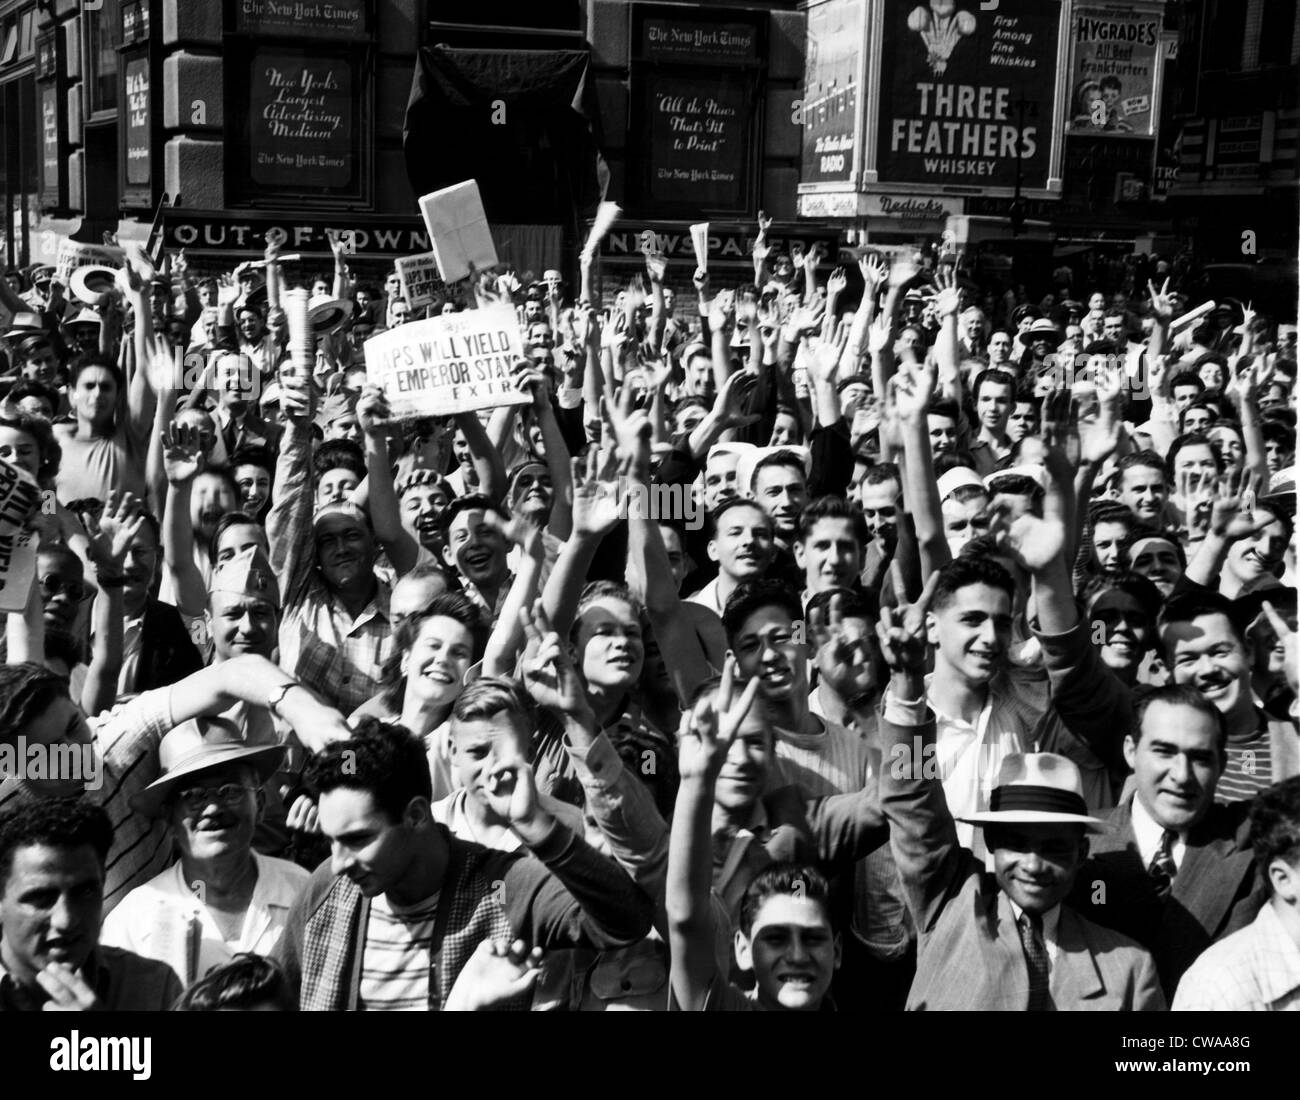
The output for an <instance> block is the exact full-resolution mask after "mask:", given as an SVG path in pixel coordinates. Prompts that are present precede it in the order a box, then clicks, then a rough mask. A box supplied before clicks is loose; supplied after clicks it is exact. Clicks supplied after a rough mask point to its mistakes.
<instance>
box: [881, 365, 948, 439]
mask: <svg viewBox="0 0 1300 1100" xmlns="http://www.w3.org/2000/svg"><path fill="white" fill-rule="evenodd" d="M938 379H939V368H938V366H937V365H936V364H934V363H899V364H898V370H897V372H896V373H895V374H894V376H893V377H892V378H891V379H890V380H889V384H890V385H891V386H892V387H893V391H894V411H895V412H896V413H897V415H898V418H899V419H900V420H901V421H902V422H903V423H904V424H912V425H915V424H917V423H921V424H924V423H925V416H926V412H927V411H928V410H929V408H930V402H931V401H932V400H933V399H934V390H935V386H936V385H937V384H938Z"/></svg>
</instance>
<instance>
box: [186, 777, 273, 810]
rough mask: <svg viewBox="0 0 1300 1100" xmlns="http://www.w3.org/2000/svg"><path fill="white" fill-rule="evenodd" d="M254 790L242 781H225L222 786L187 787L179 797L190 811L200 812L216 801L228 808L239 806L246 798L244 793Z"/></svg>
mask: <svg viewBox="0 0 1300 1100" xmlns="http://www.w3.org/2000/svg"><path fill="white" fill-rule="evenodd" d="M254 790H256V788H255V787H245V786H244V785H243V784H242V783H223V784H221V786H220V787H187V788H186V789H185V790H183V791H181V792H180V794H179V795H177V798H178V800H179V801H180V804H181V805H182V806H183V807H184V808H185V809H186V810H188V811H189V812H190V813H198V812H199V811H200V810H202V809H206V808H207V807H208V806H211V805H212V803H214V802H215V803H216V804H217V805H218V806H222V807H225V808H226V809H229V808H231V807H232V806H238V805H239V804H240V803H241V802H242V801H243V800H244V795H246V794H251V793H252V792H253V791H254Z"/></svg>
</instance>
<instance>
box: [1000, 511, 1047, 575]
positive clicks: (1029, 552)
mask: <svg viewBox="0 0 1300 1100" xmlns="http://www.w3.org/2000/svg"><path fill="white" fill-rule="evenodd" d="M989 535H990V536H991V537H992V538H993V540H994V542H995V543H996V545H997V546H998V548H999V549H1000V550H1002V552H1003V553H1005V554H1006V555H1007V556H1008V557H1010V558H1011V559H1012V560H1013V561H1014V562H1015V563H1016V564H1017V565H1019V566H1020V567H1021V568H1022V569H1024V570H1026V571H1028V572H1030V573H1042V572H1044V571H1045V570H1046V569H1047V568H1048V567H1049V566H1051V565H1052V564H1053V563H1054V562H1056V561H1058V560H1064V558H1063V555H1064V553H1065V542H1066V531H1065V524H1064V523H1062V522H1061V521H1060V519H1059V518H1057V517H1054V516H1053V517H1047V516H1045V517H1039V516H1035V515H1029V514H1026V515H1023V516H1020V517H1019V518H1018V519H1016V520H1014V521H1012V522H1010V523H1008V522H1007V512H1006V509H998V510H997V511H996V512H995V513H994V515H993V518H992V520H991V522H990V523H989Z"/></svg>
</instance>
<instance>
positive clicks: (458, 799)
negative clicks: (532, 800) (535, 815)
mask: <svg viewBox="0 0 1300 1100" xmlns="http://www.w3.org/2000/svg"><path fill="white" fill-rule="evenodd" d="M468 795H469V792H468V791H467V790H466V789H465V788H464V787H461V788H460V790H458V791H456V792H454V793H453V794H449V795H448V796H447V797H446V798H444V799H442V800H440V801H438V802H435V803H434V804H433V820H434V821H436V822H438V824H439V825H446V826H447V828H448V830H449V831H450V832H451V835H452V836H454V837H455V838H456V839H457V840H467V841H469V842H470V843H471V844H484V845H485V846H486V842H485V841H484V840H483V839H482V838H481V837H480V836H478V834H477V833H475V832H474V826H473V824H472V823H471V822H470V819H469V815H467V814H466V813H465V799H466V797H468ZM537 804H538V805H539V806H541V808H542V809H543V810H545V811H546V812H547V813H549V814H550V815H551V816H552V817H554V818H555V819H556V820H557V821H559V822H560V823H561V824H562V825H567V826H568V827H569V828H570V829H572V830H573V832H575V833H576V834H577V835H578V836H586V832H587V830H586V823H585V822H584V820H583V816H582V811H581V810H579V809H578V807H577V806H570V805H569V804H568V803H567V802H558V801H556V800H555V799H554V798H552V797H551V796H550V795H547V794H541V793H540V792H539V793H538V796H537ZM522 844H523V841H522V840H520V839H519V837H518V835H517V834H516V833H515V832H514V831H513V830H510V829H507V830H506V831H505V832H503V833H502V834H501V835H500V837H499V838H498V839H497V840H496V842H495V843H493V844H492V845H491V846H490V847H491V848H492V849H493V850H494V851H498V852H515V851H518V850H519V847H520V846H521V845H522Z"/></svg>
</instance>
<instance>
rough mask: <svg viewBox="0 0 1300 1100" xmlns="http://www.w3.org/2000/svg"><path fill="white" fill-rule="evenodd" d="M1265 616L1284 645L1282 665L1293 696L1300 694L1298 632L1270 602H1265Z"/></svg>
mask: <svg viewBox="0 0 1300 1100" xmlns="http://www.w3.org/2000/svg"><path fill="white" fill-rule="evenodd" d="M1264 614H1265V615H1266V616H1268V623H1269V626H1271V627H1272V628H1273V633H1274V634H1276V635H1277V640H1278V641H1279V642H1281V643H1282V652H1283V660H1282V664H1283V666H1284V667H1285V668H1286V682H1287V686H1288V687H1290V689H1291V692H1292V694H1293V695H1294V694H1297V693H1300V651H1298V650H1300V647H1297V645H1296V632H1295V631H1294V630H1292V629H1291V628H1290V627H1289V626H1288V625H1287V622H1286V620H1285V619H1284V618H1282V616H1281V615H1279V614H1278V613H1277V608H1275V607H1274V606H1273V605H1272V604H1271V603H1269V602H1268V600H1265V601H1264Z"/></svg>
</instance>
